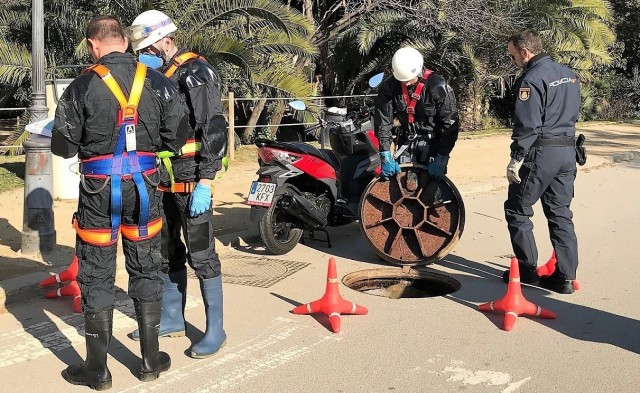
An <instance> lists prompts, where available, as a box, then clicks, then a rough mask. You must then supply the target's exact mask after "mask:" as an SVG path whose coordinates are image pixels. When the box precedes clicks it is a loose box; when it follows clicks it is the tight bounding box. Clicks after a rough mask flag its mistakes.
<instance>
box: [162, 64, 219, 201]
mask: <svg viewBox="0 0 640 393" xmlns="http://www.w3.org/2000/svg"><path fill="white" fill-rule="evenodd" d="M195 59H199V60H202V61H207V59H205V58H204V57H203V56H200V55H198V54H197V53H193V52H185V53H183V54H181V55H180V56H177V57H175V58H174V59H173V61H172V62H171V66H170V67H169V68H168V69H167V71H166V72H165V73H164V75H165V76H166V77H167V78H171V77H172V76H173V74H175V72H176V71H177V70H178V68H179V67H180V66H182V65H183V64H186V63H189V62H191V61H193V60H195ZM201 149H202V142H200V141H198V140H196V139H188V140H187V143H186V144H185V145H184V146H182V148H181V149H180V150H179V151H178V152H177V153H173V152H170V151H161V152H158V153H156V155H157V156H158V158H160V159H161V160H162V164H163V165H164V166H165V168H167V172H169V180H170V183H171V186H170V187H165V186H163V185H159V186H158V189H159V190H160V191H164V192H176V193H191V192H192V191H193V190H194V189H195V186H196V183H195V182H184V183H176V182H175V176H174V174H173V165H172V164H171V158H173V157H180V158H183V157H194V156H196V155H197V154H198V153H199V152H200V150H201ZM222 166H223V167H224V170H225V171H226V170H227V168H228V167H229V159H228V158H227V157H224V158H223V159H222Z"/></svg>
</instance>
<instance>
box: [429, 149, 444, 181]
mask: <svg viewBox="0 0 640 393" xmlns="http://www.w3.org/2000/svg"><path fill="white" fill-rule="evenodd" d="M448 162H449V157H448V156H443V155H442V154H438V155H437V156H436V159H435V160H433V161H431V162H430V163H429V165H427V172H429V176H431V178H432V179H433V180H435V181H440V180H442V178H443V177H444V174H445V173H447V163H448Z"/></svg>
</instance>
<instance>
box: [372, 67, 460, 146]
mask: <svg viewBox="0 0 640 393" xmlns="http://www.w3.org/2000/svg"><path fill="white" fill-rule="evenodd" d="M416 85H417V83H416V84H414V85H412V86H409V87H408V93H409V95H411V94H412V93H413V92H414V91H415V88H416ZM456 105H457V104H456V97H455V94H454V92H453V89H452V88H451V87H450V86H449V85H448V84H447V82H446V81H445V80H444V78H443V77H441V76H440V75H437V74H431V75H430V76H429V78H427V80H426V82H425V86H424V88H423V89H422V92H421V93H420V98H419V99H418V102H417V103H416V107H415V120H414V126H415V130H416V132H417V133H418V134H421V135H426V134H432V136H433V138H434V141H435V147H436V153H437V154H441V155H444V156H448V155H449V153H451V150H452V149H453V146H454V145H455V143H456V140H457V139H458V132H459V131H460V121H459V117H458V108H457V106H456ZM394 117H397V118H398V119H399V120H400V128H401V130H404V131H407V130H408V129H409V120H408V114H407V105H406V103H405V100H404V96H403V94H402V85H401V83H400V82H399V81H398V80H397V79H396V78H394V77H393V76H391V77H389V78H387V79H385V80H384V81H383V82H382V83H381V84H380V86H379V88H378V97H377V99H376V111H375V118H374V127H375V131H376V136H377V137H378V139H379V140H380V150H381V151H385V150H389V148H390V145H391V140H392V137H393V136H392V129H393V119H394Z"/></svg>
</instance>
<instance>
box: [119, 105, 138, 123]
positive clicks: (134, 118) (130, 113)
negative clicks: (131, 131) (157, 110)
mask: <svg viewBox="0 0 640 393" xmlns="http://www.w3.org/2000/svg"><path fill="white" fill-rule="evenodd" d="M125 123H126V124H134V125H135V124H138V109H137V108H136V107H135V106H133V105H127V106H126V107H125V108H124V109H120V110H118V125H122V124H125Z"/></svg>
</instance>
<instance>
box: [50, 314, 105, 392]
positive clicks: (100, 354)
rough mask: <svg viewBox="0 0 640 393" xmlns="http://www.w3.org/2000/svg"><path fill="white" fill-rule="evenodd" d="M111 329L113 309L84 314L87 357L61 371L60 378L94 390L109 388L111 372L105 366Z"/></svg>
mask: <svg viewBox="0 0 640 393" xmlns="http://www.w3.org/2000/svg"><path fill="white" fill-rule="evenodd" d="M112 329H113V310H107V311H100V312H98V313H85V314H84V330H85V341H86V343H87V359H86V360H85V361H84V363H82V364H74V365H72V366H69V367H67V368H66V369H65V370H64V371H62V378H64V379H65V380H66V381H67V382H69V383H71V384H73V385H83V386H88V387H90V388H91V389H94V390H107V389H109V388H111V373H110V372H109V369H108V368H107V350H108V349H109V343H110V342H111V332H112Z"/></svg>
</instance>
